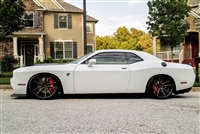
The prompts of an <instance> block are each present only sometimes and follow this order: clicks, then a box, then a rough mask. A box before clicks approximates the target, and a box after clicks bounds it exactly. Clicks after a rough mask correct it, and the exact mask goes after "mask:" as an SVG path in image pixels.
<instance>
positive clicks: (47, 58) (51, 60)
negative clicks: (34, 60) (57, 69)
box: [44, 57, 55, 63]
mask: <svg viewBox="0 0 200 134" xmlns="http://www.w3.org/2000/svg"><path fill="white" fill-rule="evenodd" d="M44 63H55V60H54V59H53V58H52V57H46V58H45V59H44Z"/></svg>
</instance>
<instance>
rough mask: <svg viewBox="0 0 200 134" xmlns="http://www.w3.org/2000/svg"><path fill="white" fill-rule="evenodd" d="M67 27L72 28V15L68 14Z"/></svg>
mask: <svg viewBox="0 0 200 134" xmlns="http://www.w3.org/2000/svg"><path fill="white" fill-rule="evenodd" d="M68 29H72V15H71V14H68Z"/></svg>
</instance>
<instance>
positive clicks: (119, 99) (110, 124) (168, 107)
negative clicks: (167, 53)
mask: <svg viewBox="0 0 200 134" xmlns="http://www.w3.org/2000/svg"><path fill="white" fill-rule="evenodd" d="M12 93H13V90H11V89H7V90H3V89H2V90H0V96H1V99H0V101H1V102H0V113H1V117H0V118H1V120H0V124H1V126H0V131H1V132H0V133H1V134H7V133H8V134H9V133H13V134H20V133H27V134H36V133H41V134H46V133H52V134H57V133H87V134H88V133H113V134H116V133H135V134H150V133H151V134H169V133H171V134H199V132H200V128H199V126H200V117H199V113H200V93H199V92H191V93H187V94H183V95H178V96H173V97H172V98H170V99H166V100H157V99H152V98H148V97H146V96H144V95H138V94H130V95H124V94H119V95H64V96H60V98H58V99H54V100H37V99H26V98H11V97H10V95H11V94H12Z"/></svg>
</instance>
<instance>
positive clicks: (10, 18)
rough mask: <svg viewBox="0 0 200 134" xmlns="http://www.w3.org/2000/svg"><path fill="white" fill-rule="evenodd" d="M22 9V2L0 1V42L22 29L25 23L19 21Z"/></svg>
mask: <svg viewBox="0 0 200 134" xmlns="http://www.w3.org/2000/svg"><path fill="white" fill-rule="evenodd" d="M24 8H25V5H24V4H23V0H0V18H1V19H0V41H1V40H2V39H4V38H5V36H6V35H10V34H12V33H13V32H16V31H19V30H21V29H23V28H24V25H25V22H26V21H25V20H22V19H21V18H22V16H23V15H24V13H25V9H24Z"/></svg>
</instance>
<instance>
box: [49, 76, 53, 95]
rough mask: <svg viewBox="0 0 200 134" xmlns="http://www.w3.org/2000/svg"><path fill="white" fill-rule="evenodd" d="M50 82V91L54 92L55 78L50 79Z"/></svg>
mask: <svg viewBox="0 0 200 134" xmlns="http://www.w3.org/2000/svg"><path fill="white" fill-rule="evenodd" d="M49 83H50V88H49V91H50V92H51V93H52V92H53V90H54V89H53V86H54V80H53V79H52V78H50V79H49Z"/></svg>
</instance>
